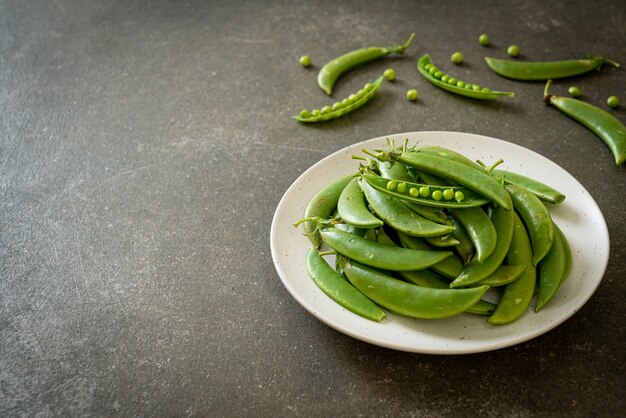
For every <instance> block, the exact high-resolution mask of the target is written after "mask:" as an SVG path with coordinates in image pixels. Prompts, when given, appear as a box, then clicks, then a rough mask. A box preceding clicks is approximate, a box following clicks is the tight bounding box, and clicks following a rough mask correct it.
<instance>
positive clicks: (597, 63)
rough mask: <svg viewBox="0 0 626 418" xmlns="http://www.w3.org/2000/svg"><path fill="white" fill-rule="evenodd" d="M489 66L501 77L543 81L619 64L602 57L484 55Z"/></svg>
mask: <svg viewBox="0 0 626 418" xmlns="http://www.w3.org/2000/svg"><path fill="white" fill-rule="evenodd" d="M485 61H486V62H487V65H488V66H489V68H491V69H492V70H493V71H494V72H495V73H496V74H499V75H501V76H502V77H506V78H510V79H513V80H521V81H545V80H550V79H557V78H566V77H572V76H576V75H580V74H585V73H588V72H590V71H593V70H596V69H600V67H601V66H602V64H605V63H606V64H610V65H612V66H613V67H619V66H620V65H619V64H618V63H616V62H615V61H612V60H610V59H606V58H602V57H591V58H588V59H580V60H564V61H535V62H528V61H512V60H502V59H497V58H491V57H485Z"/></svg>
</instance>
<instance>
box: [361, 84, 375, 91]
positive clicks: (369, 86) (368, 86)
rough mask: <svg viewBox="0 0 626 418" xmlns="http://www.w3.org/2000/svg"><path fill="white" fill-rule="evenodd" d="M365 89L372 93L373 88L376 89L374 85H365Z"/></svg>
mask: <svg viewBox="0 0 626 418" xmlns="http://www.w3.org/2000/svg"><path fill="white" fill-rule="evenodd" d="M363 88H364V89H365V90H367V91H370V90H371V89H372V88H374V85H373V84H372V83H365V85H364V86H363Z"/></svg>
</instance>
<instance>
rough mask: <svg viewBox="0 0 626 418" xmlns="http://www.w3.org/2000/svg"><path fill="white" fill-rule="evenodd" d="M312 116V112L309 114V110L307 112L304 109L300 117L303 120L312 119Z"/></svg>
mask: <svg viewBox="0 0 626 418" xmlns="http://www.w3.org/2000/svg"><path fill="white" fill-rule="evenodd" d="M310 116H311V112H309V111H308V110H306V109H302V110H301V111H300V117H302V118H308V117H310Z"/></svg>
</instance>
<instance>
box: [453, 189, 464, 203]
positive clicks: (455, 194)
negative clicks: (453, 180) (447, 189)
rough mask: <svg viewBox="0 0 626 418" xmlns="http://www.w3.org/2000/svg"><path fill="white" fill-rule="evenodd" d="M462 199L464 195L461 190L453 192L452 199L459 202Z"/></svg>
mask: <svg viewBox="0 0 626 418" xmlns="http://www.w3.org/2000/svg"><path fill="white" fill-rule="evenodd" d="M463 199H465V195H464V194H463V192H462V191H458V192H455V193H454V200H456V201H457V202H459V203H460V202H462V201H463Z"/></svg>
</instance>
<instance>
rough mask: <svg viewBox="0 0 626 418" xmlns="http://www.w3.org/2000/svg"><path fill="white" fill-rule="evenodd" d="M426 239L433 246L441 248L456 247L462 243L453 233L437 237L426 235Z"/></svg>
mask: <svg viewBox="0 0 626 418" xmlns="http://www.w3.org/2000/svg"><path fill="white" fill-rule="evenodd" d="M453 228H454V227H453ZM424 239H425V240H426V242H428V243H429V244H430V245H432V246H433V247H440V248H445V247H456V246H457V245H459V244H460V242H459V241H458V240H457V239H456V238H455V237H454V235H452V234H447V235H438V236H436V237H424Z"/></svg>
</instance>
